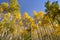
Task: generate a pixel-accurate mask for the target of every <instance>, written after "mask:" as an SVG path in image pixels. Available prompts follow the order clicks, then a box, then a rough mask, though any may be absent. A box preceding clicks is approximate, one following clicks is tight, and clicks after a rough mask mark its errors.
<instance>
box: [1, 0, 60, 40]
mask: <svg viewBox="0 0 60 40" xmlns="http://www.w3.org/2000/svg"><path fill="white" fill-rule="evenodd" d="M59 6H60V5H59V4H58V1H55V2H52V3H50V1H49V0H48V1H47V2H46V3H45V7H46V9H45V13H44V12H42V11H40V12H36V11H33V17H31V16H29V15H28V13H27V12H25V13H24V14H23V15H21V13H20V5H19V4H18V0H9V2H8V3H7V2H2V3H1V4H0V40H60V7H59Z"/></svg>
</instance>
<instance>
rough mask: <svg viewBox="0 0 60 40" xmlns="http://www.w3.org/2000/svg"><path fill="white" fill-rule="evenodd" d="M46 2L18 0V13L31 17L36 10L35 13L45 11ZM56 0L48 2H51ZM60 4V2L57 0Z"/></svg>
mask: <svg viewBox="0 0 60 40" xmlns="http://www.w3.org/2000/svg"><path fill="white" fill-rule="evenodd" d="M46 1H47V0H18V2H19V4H20V12H21V14H23V13H24V12H28V13H29V15H30V16H32V14H33V11H34V10H36V11H37V12H39V11H43V12H44V10H45V2H46ZM53 1H56V0H50V2H53ZM1 2H8V0H0V3H1ZM58 2H59V3H60V0H58Z"/></svg>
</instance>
